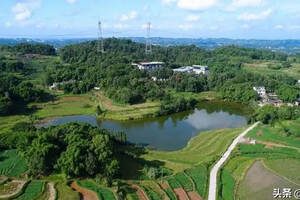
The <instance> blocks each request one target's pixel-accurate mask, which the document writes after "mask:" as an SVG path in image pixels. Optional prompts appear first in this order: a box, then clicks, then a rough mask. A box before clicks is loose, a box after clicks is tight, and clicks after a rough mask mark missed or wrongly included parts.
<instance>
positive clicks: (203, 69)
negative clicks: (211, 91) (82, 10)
mask: <svg viewBox="0 0 300 200" xmlns="http://www.w3.org/2000/svg"><path fill="white" fill-rule="evenodd" d="M173 71H174V72H179V73H194V74H197V75H199V74H204V75H208V74H209V69H208V67H207V66H202V65H193V66H184V67H179V68H177V69H173Z"/></svg>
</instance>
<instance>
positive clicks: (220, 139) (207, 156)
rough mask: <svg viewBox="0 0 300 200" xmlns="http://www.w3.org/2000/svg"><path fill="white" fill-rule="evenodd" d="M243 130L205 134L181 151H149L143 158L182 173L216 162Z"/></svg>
mask: <svg viewBox="0 0 300 200" xmlns="http://www.w3.org/2000/svg"><path fill="white" fill-rule="evenodd" d="M243 130H244V128H238V129H222V130H214V131H208V132H203V133H201V134H199V135H198V136H196V137H194V138H192V139H191V140H190V141H189V143H188V145H187V146H186V147H185V148H183V149H181V150H178V151H171V152H166V151H151V150H149V151H148V153H147V154H145V155H144V156H143V157H144V158H145V159H146V160H159V161H162V162H163V163H164V165H165V166H166V167H167V168H170V169H172V170H174V171H175V172H180V171H183V170H185V169H188V168H192V167H195V166H197V165H200V164H203V163H212V162H214V161H216V160H217V159H218V158H219V157H220V156H221V155H222V154H223V153H224V152H225V150H226V149H227V148H228V146H229V145H230V144H231V142H232V140H233V139H234V138H235V137H236V136H237V135H239V134H240V133H241V132H242V131H243Z"/></svg>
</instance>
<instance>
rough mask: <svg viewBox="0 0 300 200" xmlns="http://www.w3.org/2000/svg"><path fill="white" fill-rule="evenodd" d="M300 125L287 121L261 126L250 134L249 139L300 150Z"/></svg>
mask: <svg viewBox="0 0 300 200" xmlns="http://www.w3.org/2000/svg"><path fill="white" fill-rule="evenodd" d="M299 136H300V123H298V122H297V121H286V122H282V123H281V124H276V125H275V127H271V126H270V125H261V124H260V125H259V126H257V127H256V128H254V129H253V130H252V131H250V132H249V133H248V137H250V138H252V139H255V140H258V141H266V142H274V143H277V144H282V145H284V146H291V147H296V148H300V137H299Z"/></svg>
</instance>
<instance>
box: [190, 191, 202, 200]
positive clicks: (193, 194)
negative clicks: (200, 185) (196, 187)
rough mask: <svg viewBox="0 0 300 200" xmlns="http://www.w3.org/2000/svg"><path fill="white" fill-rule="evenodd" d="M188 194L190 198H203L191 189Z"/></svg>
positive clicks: (195, 199)
mask: <svg viewBox="0 0 300 200" xmlns="http://www.w3.org/2000/svg"><path fill="white" fill-rule="evenodd" d="M188 195H189V197H190V200H203V199H202V198H201V197H200V195H199V194H198V193H197V192H195V191H191V192H188Z"/></svg>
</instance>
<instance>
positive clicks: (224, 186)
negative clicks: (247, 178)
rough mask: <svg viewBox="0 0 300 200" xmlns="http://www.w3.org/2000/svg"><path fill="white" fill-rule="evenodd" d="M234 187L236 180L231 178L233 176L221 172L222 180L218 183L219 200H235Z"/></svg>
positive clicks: (225, 171)
mask: <svg viewBox="0 0 300 200" xmlns="http://www.w3.org/2000/svg"><path fill="white" fill-rule="evenodd" d="M234 185H235V179H234V178H233V177H232V176H231V174H230V173H229V172H228V171H227V170H226V169H223V170H221V172H220V178H219V181H218V189H219V193H220V194H219V195H220V196H219V198H218V199H219V200H221V199H222V200H231V199H234Z"/></svg>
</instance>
